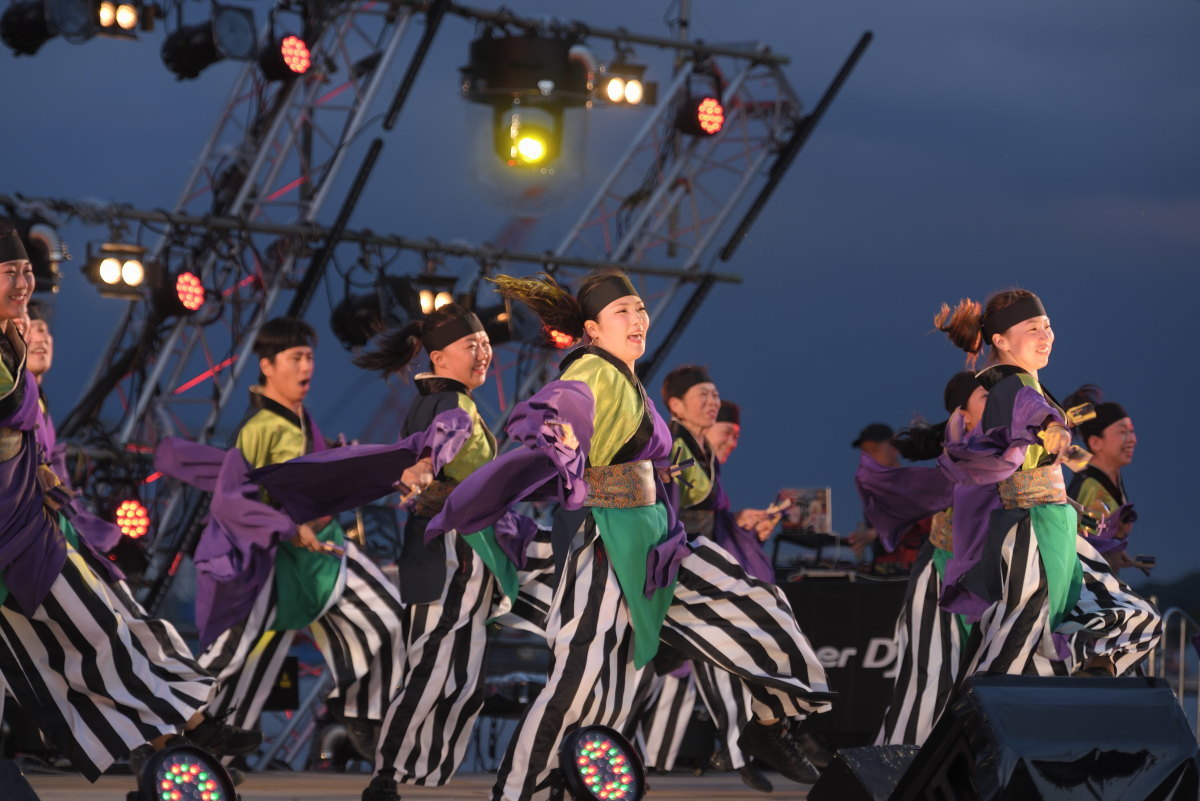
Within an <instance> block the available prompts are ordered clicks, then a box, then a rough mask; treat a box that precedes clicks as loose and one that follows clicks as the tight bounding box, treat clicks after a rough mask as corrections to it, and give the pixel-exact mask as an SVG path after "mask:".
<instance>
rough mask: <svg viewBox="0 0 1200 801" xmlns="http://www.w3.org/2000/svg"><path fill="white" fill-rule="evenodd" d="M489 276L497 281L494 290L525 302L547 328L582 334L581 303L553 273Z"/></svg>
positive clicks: (576, 334)
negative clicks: (517, 276)
mask: <svg viewBox="0 0 1200 801" xmlns="http://www.w3.org/2000/svg"><path fill="white" fill-rule="evenodd" d="M488 280H489V281H491V282H492V283H494V284H495V285H496V291H497V292H498V293H500V294H501V295H503V296H504V297H506V298H509V299H511V300H518V301H520V302H521V303H524V304H525V305H526V306H528V307H529V309H530V310H531V311H532V312H533V313H534V314H536V315H537V316H538V317H539V318H540V319H541V321H542V323H543V325H544V326H545V327H546V328H547V329H550V330H553V331H561V332H562V333H564V334H569V335H570V336H572V337H574V338H575V339H582V338H583V335H584V330H583V321H584V319H585V318H584V315H583V307H582V306H580V305H579V301H578V300H576V299H575V296H574V295H572V294H571V293H570V292H568V291H567V290H566V288H565V287H563V285H562V284H560V283H558V281H555V280H554V278H553V277H552V276H550V275H548V274H547V273H541V274H539V275H535V276H533V277H532V278H514V277H513V276H511V275H497V276H496V277H495V278H489V279H488Z"/></svg>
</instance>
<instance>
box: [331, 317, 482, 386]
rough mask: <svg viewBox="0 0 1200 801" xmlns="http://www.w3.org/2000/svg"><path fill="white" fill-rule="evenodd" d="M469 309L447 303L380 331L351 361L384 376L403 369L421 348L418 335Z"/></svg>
mask: <svg viewBox="0 0 1200 801" xmlns="http://www.w3.org/2000/svg"><path fill="white" fill-rule="evenodd" d="M470 313H471V312H470V311H469V310H468V309H465V308H463V307H462V306H459V305H458V304H457V303H447V304H446V305H445V306H442V307H441V308H440V309H435V310H433V311H431V312H430V313H429V314H427V315H425V316H424V317H421V318H419V319H416V320H413V321H412V322H411V323H409V324H408V325H405V326H402V327H400V328H390V329H388V330H386V331H383V332H381V333H380V334H378V335H376V337H375V338H374V339H373V340H372V342H373V343H374V348H373V349H371V350H364V351H363V352H362V353H360V354H358V355H357V356H355V357H354V364H355V365H356V366H358V367H361V368H363V369H364V370H376V371H378V372H380V373H383V374H384V375H385V376H389V375H392V374H394V373H403V371H404V370H405V369H406V368H407V367H408V366H409V364H411V363H412V360H413V359H415V358H417V354H418V353H420V352H421V338H422V337H423V336H425V334H426V333H427V332H428V331H430V330H431V329H434V328H437V327H438V326H439V325H441V324H442V323H445V322H447V321H448V320H453V319H455V318H457V317H466V316H467V315H468V314H470Z"/></svg>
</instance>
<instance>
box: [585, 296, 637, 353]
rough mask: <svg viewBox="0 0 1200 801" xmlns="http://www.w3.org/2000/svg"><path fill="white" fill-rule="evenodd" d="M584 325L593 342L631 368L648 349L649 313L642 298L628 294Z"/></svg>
mask: <svg viewBox="0 0 1200 801" xmlns="http://www.w3.org/2000/svg"><path fill="white" fill-rule="evenodd" d="M583 328H584V331H586V332H587V335H588V336H589V337H590V338H591V340H592V344H593V345H595V346H596V347H598V348H604V350H606V351H608V352H609V353H611V354H612V355H613V356H616V357H617V358H618V359H620V360H621V361H623V362H625V364H627V365H629V367H630V369H632V368H633V363H634V362H636V361H637V360H638V359H640V358H641V357H642V355H643V354H645V352H646V331H647V330H649V328H650V315H649V314H647V312H646V304H644V303H642V299H641V298H639V297H638V296H637V295H626V296H625V297H623V298H617V299H616V300H614V301H613V302H612V303H610V304H608V305H607V306H605V307H604V308H603V309H601V311H600V313H599V314H597V315H596V319H595V320H587V321H585V322H584V324H583Z"/></svg>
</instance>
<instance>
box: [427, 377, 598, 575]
mask: <svg viewBox="0 0 1200 801" xmlns="http://www.w3.org/2000/svg"><path fill="white" fill-rule="evenodd" d="M594 412H595V401H594V399H593V397H592V391H591V389H589V388H588V386H587V384H585V383H583V382H582V381H553V382H551V383H550V384H547V385H546V386H545V387H543V388H542V389H541V390H540V391H538V393H537V394H536V395H534V396H533V397H531V398H529V400H526V401H523V402H522V403H520V404H518V405H517V406H516V407H514V408H513V412H512V414H511V415H510V417H509V422H508V426H507V428H506V430H507V431H508V435H509V436H510V437H511V438H512V439H513V440H515V441H516V442H518V443H519V444H520V445H521V447H519V448H516V449H515V450H511V451H509V452H508V453H504V454H501V455H500V456H498V457H497V458H495V459H493V460H492V461H491V462H488V463H487V464H485V465H483V466H481V467H480V468H479V469H477V470H476V471H475V472H473V473H471V475H469V476H467V477H466V478H465V479H463V480H462V482H461V483H459V485H458V486H457V487H455V488H454V490H453V491H452V492H451V493H450V495H449V497H447V498H446V502H445V504H444V505H443V506H442V511H441V512H439V513H438V514H437V515H436V516H435V517H434V518H433V519H432V520H430V521H429V525H428V526H426V528H425V540H426V542H428V541H430V540H432V539H433V538H434V537H437V536H439V535H442V534H445V533H446V532H447V531H461V532H475V531H482V530H483V529H485V528H487V527H488V526H491V525H494V524H495V523H496V521H498V520H499V519H500V518H501V517H502V516H503V515H504V513H505V512H507V511H508V510H509V509H510V508H511V507H512V506H514V505H515V504H517V503H520V502H521V501H536V500H549V499H555V500H557V501H558V502H559V503H561V504H562V505H563V506H564V507H565V508H567V509H578V508H579V507H581V506H582V505H583V501H584V498H586V497H587V484H586V483H585V482H584V479H583V470H584V467H585V466H586V464H587V453H588V449H589V448H590V447H591V440H592V420H593V415H594ZM562 423H568V424H570V426H571V428H572V430H573V432H574V434H575V438H576V439H577V440H578V441H579V447H578V448H570V447H568V446H567V445H566V443H564V442H563V441H562V434H563V431H562V426H561V424H562ZM501 547H504V548H505V552H506V553H507V552H508V547H506V546H503V545H502V546H501Z"/></svg>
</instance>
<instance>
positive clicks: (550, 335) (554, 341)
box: [546, 328, 575, 350]
mask: <svg viewBox="0 0 1200 801" xmlns="http://www.w3.org/2000/svg"><path fill="white" fill-rule="evenodd" d="M546 338H547V339H549V340H550V344H551V345H553V346H554V347H556V348H558V349H559V350H566V349H567V348H569V347H571V346H572V345H574V344H575V337H573V336H571V335H570V334H564V333H563V332H562V331H555V330H554V329H553V328H547V329H546Z"/></svg>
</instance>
